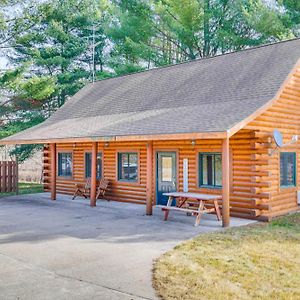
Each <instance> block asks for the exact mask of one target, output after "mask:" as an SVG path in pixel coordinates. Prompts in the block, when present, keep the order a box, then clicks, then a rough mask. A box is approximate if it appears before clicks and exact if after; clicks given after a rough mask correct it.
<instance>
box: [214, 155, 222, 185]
mask: <svg viewBox="0 0 300 300" xmlns="http://www.w3.org/2000/svg"><path fill="white" fill-rule="evenodd" d="M215 185H218V186H222V157H221V155H220V154H216V155H215Z"/></svg>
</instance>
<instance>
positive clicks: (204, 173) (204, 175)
mask: <svg viewBox="0 0 300 300" xmlns="http://www.w3.org/2000/svg"><path fill="white" fill-rule="evenodd" d="M201 184H203V185H208V181H207V158H206V155H203V156H202V183H201Z"/></svg>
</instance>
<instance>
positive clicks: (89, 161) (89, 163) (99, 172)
mask: <svg viewBox="0 0 300 300" xmlns="http://www.w3.org/2000/svg"><path fill="white" fill-rule="evenodd" d="M84 159H85V177H86V178H89V177H91V174H92V153H91V152H86V153H85V155H84ZM101 177H102V153H101V152H98V153H97V179H99V178H101Z"/></svg>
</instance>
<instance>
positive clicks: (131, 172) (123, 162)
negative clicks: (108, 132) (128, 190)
mask: <svg viewBox="0 0 300 300" xmlns="http://www.w3.org/2000/svg"><path fill="white" fill-rule="evenodd" d="M118 160H119V162H118V168H119V169H118V174H119V180H128V181H137V175H138V174H137V172H138V155H137V153H119V155H118Z"/></svg>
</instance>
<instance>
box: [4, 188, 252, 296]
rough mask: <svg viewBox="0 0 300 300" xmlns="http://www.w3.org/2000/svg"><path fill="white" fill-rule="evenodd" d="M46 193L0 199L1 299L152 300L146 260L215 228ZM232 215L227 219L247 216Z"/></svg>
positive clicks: (209, 221) (212, 223) (211, 220)
mask: <svg viewBox="0 0 300 300" xmlns="http://www.w3.org/2000/svg"><path fill="white" fill-rule="evenodd" d="M70 199H71V197H70V196H62V195H59V197H58V200H57V201H50V200H49V194H47V193H43V194H35V195H20V196H11V197H6V198H0V266H1V267H0V299H5V300H8V299H21V300H23V299H26V300H27V299H30V300H35V299H39V300H40V299H43V300H47V299H55V300H60V299H72V300H76V299H80V300H84V299H89V300H90V299H112V300H114V299H125V300H126V299H156V296H155V292H154V290H153V288H152V285H151V277H152V273H151V270H152V265H153V260H154V259H156V258H157V257H159V256H160V255H161V254H162V253H164V252H166V251H168V250H169V249H171V248H173V247H174V246H175V245H176V244H178V243H180V242H182V241H184V240H186V239H189V238H192V237H194V236H196V235H198V234H201V233H204V232H212V231H216V230H220V229H221V224H220V222H217V221H216V217H215V216H213V215H207V216H204V217H203V220H202V221H201V225H200V226H199V227H197V228H196V227H194V226H193V222H194V218H192V217H187V216H185V215H183V214H178V213H172V212H171V213H170V220H169V221H168V222H163V221H162V212H161V211H160V210H154V215H153V216H151V217H150V216H144V211H145V207H144V206H142V205H133V204H124V203H118V202H106V201H99V202H98V203H97V207H96V208H91V207H89V205H88V201H86V200H75V201H71V200H70ZM251 222H252V221H249V220H241V219H232V220H231V223H232V226H240V225H246V224H248V223H251Z"/></svg>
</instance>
